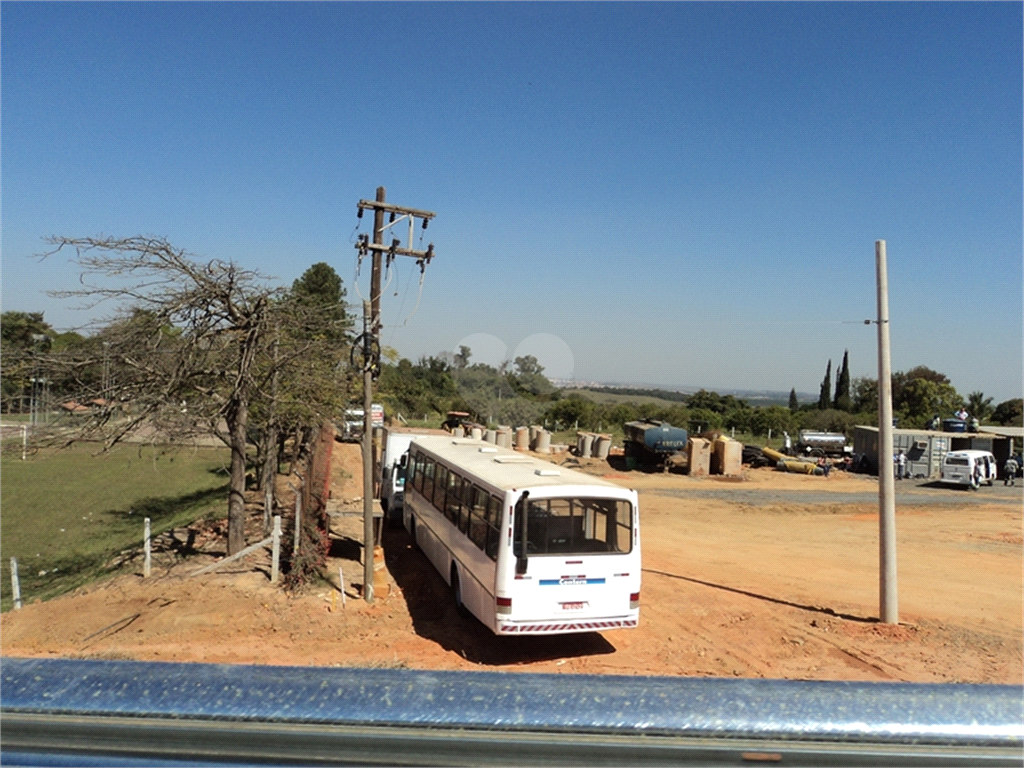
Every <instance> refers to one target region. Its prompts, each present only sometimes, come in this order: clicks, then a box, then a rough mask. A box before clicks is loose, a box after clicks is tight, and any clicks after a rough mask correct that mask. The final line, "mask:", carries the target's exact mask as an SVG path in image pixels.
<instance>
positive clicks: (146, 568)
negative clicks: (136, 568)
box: [142, 517, 153, 579]
mask: <svg viewBox="0 0 1024 768" xmlns="http://www.w3.org/2000/svg"><path fill="white" fill-rule="evenodd" d="M149 536H150V527H149V518H148V517H147V518H146V520H145V522H144V523H143V534H142V538H143V542H144V546H145V548H146V560H145V561H144V562H143V564H142V578H144V579H148V578H149V574H150V573H151V572H152V564H153V560H152V547H151V546H150V543H149Z"/></svg>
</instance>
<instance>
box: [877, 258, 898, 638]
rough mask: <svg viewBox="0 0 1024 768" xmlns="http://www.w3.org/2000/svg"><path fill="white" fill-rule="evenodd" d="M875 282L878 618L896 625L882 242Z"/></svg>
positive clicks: (889, 374)
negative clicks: (876, 284)
mask: <svg viewBox="0 0 1024 768" xmlns="http://www.w3.org/2000/svg"><path fill="white" fill-rule="evenodd" d="M875 272H876V279H877V282H878V576H879V579H878V581H879V585H878V596H879V618H880V619H881V621H882V622H883V623H885V624H899V623H900V617H899V601H898V593H897V589H896V495H895V493H896V484H895V482H894V477H893V460H892V451H893V436H892V364H891V360H890V355H889V277H888V268H887V266H886V260H885V240H876V241H875Z"/></svg>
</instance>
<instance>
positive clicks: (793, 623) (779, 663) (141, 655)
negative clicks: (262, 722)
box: [0, 444, 1024, 685]
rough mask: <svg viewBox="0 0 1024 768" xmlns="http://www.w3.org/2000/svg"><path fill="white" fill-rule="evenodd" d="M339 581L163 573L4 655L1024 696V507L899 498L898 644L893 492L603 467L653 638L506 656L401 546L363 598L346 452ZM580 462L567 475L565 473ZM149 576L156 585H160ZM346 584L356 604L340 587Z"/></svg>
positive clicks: (96, 599)
mask: <svg viewBox="0 0 1024 768" xmlns="http://www.w3.org/2000/svg"><path fill="white" fill-rule="evenodd" d="M336 447H337V449H338V450H336V451H335V456H336V462H335V466H334V469H333V480H332V496H333V499H332V502H331V510H332V512H333V518H332V521H333V522H332V532H333V542H332V549H331V553H330V559H329V563H328V568H327V572H328V578H329V580H330V583H322V584H320V585H318V586H317V587H314V588H313V589H310V590H308V591H307V592H305V593H304V594H301V595H289V594H286V593H284V592H281V591H280V590H278V589H276V588H273V587H271V585H270V584H269V580H268V576H267V574H268V571H269V557H268V556H267V555H266V554H258V555H255V556H254V557H253V558H251V559H250V560H247V561H245V563H244V564H243V565H240V566H237V567H233V568H232V567H231V566H227V567H225V568H224V569H223V571H222V572H218V573H216V574H212V575H209V576H201V577H195V578H189V577H187V574H188V573H190V572H192V571H194V570H195V569H197V568H199V567H200V566H202V565H204V564H206V563H209V562H212V561H213V559H214V556H215V555H216V554H217V553H220V554H222V553H223V543H222V542H220V541H219V540H216V539H215V540H213V541H212V542H211V544H210V548H209V552H208V554H205V555H199V556H195V557H192V558H189V559H188V560H187V561H184V562H181V561H175V560H174V558H173V557H172V556H171V555H170V554H168V555H167V556H166V558H165V560H164V561H162V562H161V561H160V560H158V567H156V568H154V574H153V576H152V577H151V578H150V579H148V580H143V579H142V578H141V575H132V576H127V577H122V578H118V579H115V580H112V581H109V582H106V583H103V584H98V585H94V586H93V587H91V588H89V589H88V590H85V591H80V592H79V593H77V594H73V595H68V596H66V597H63V598H60V599H57V600H53V601H50V602H49V603H45V604H34V605H28V606H26V607H25V608H24V609H23V610H21V611H18V612H11V613H7V614H4V615H3V617H2V619H0V622H2V623H0V631H2V634H0V642H2V651H3V653H4V654H5V655H11V656H43V657H46V656H67V657H78V658H132V659H145V660H162V661H172V660H173V661H206V662H233V663H256V664H308V665H339V666H372V667H410V668H420V669H490V670H495V669H498V670H508V671H530V672H565V673H585V674H643V675H686V676H742V677H769V678H790V679H818V680H903V681H920V682H954V681H958V682H986V683H1013V684H1018V685H1019V684H1021V683H1022V642H1021V637H1022V629H1024V621H1022V607H1021V606H1022V584H1024V571H1022V561H1024V558H1022V536H1021V532H1022V527H1021V526H1022V496H1021V492H1022V489H1021V488H1020V487H1017V488H1003V487H1002V486H999V485H997V486H995V487H993V488H982V489H981V491H979V492H976V493H971V492H966V491H959V490H949V489H943V488H936V487H929V486H927V485H924V484H922V483H919V482H914V483H910V482H906V481H904V482H903V483H900V484H898V485H899V486H900V487H899V488H898V502H897V534H898V558H899V562H898V566H899V600H900V603H899V606H900V619H901V623H900V624H899V625H898V626H888V625H882V624H879V623H878V622H877V621H876V620H875V617H876V616H877V612H878V602H879V598H878V517H877V508H878V504H877V483H876V481H875V480H874V479H873V478H868V477H865V476H859V475H853V476H847V475H845V474H844V473H840V472H834V473H832V475H831V476H829V477H827V478H824V477H814V476H804V475H788V474H784V473H779V472H775V471H773V470H768V469H763V470H748V471H747V472H746V473H745V476H744V478H743V479H742V481H738V482H728V481H724V480H715V479H710V478H689V477H686V476H681V475H661V474H644V473H642V472H636V471H634V472H625V471H622V469H621V468H617V467H615V466H614V465H612V466H609V464H608V463H606V462H598V461H596V460H590V461H589V462H584V464H585V466H584V469H585V470H586V471H589V472H592V473H594V474H600V475H603V476H606V477H608V478H610V479H611V480H613V481H614V482H619V483H622V484H624V485H626V486H629V487H633V488H636V489H637V490H638V491H639V492H640V499H641V520H642V530H641V535H642V539H643V553H644V571H643V579H644V581H643V590H642V593H641V620H640V627H639V628H638V629H635V630H619V631H611V632H604V633H592V634H584V635H570V636H556V637H532V638H499V637H495V636H493V635H492V634H490V632H489V631H488V630H486V629H484V628H483V627H482V626H481V625H480V624H478V623H476V622H475V621H474V620H472V619H462V618H460V617H459V616H458V615H457V614H456V611H455V607H454V604H453V602H452V599H451V595H450V593H449V590H448V588H447V586H446V585H445V584H444V581H443V580H442V579H441V577H440V576H439V575H438V574H437V573H436V572H434V571H433V569H432V568H431V566H430V565H429V563H428V562H427V561H426V559H425V558H424V557H423V555H422V554H421V553H419V552H417V551H415V550H414V549H413V548H412V546H411V541H410V540H409V538H408V536H407V535H406V533H405V532H404V531H403V530H401V529H387V530H386V531H385V534H384V541H383V544H384V548H385V553H386V562H387V568H388V573H389V578H390V579H391V581H392V584H393V587H394V588H393V589H392V593H391V595H390V596H389V597H388V598H387V599H385V600H378V601H377V602H376V604H374V605H372V606H370V605H367V604H366V603H365V602H363V601H362V600H360V599H359V591H358V585H359V583H360V582H361V581H362V565H361V563H360V562H359V558H360V556H361V546H360V544H359V538H360V533H361V531H362V521H361V519H360V517H359V510H360V509H361V504H360V502H359V501H358V500H357V497H358V496H360V495H361V481H360V479H359V472H360V466H359V453H358V447H356V446H348V445H343V444H338V445H337V446H336ZM556 458H558V459H565V458H567V457H564V456H563V457H556ZM140 571H141V568H140ZM339 571H340V572H341V573H343V575H344V576H343V578H344V589H343V591H342V590H339V589H338V588H337V586H338V583H339Z"/></svg>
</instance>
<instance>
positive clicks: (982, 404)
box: [967, 392, 994, 422]
mask: <svg viewBox="0 0 1024 768" xmlns="http://www.w3.org/2000/svg"><path fill="white" fill-rule="evenodd" d="M967 410H968V412H969V413H970V414H971V415H972V416H973V417H974V418H976V419H977V420H978V421H980V422H985V421H988V419H989V417H990V416H991V415H992V411H993V410H994V408H993V406H992V398H991V397H985V394H984V393H983V392H971V393H970V394H969V395H968V396H967Z"/></svg>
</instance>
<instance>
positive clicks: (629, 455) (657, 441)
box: [622, 419, 690, 471]
mask: <svg viewBox="0 0 1024 768" xmlns="http://www.w3.org/2000/svg"><path fill="white" fill-rule="evenodd" d="M622 431H623V433H624V441H623V447H624V448H625V452H626V466H630V465H636V464H653V465H655V466H659V467H661V468H662V469H665V470H666V471H667V470H668V467H669V465H670V464H673V463H676V460H677V459H679V458H681V457H682V456H683V455H684V452H685V450H686V443H687V442H688V441H689V439H690V436H689V434H687V432H686V430H685V429H682V428H680V427H673V426H672V425H671V424H669V423H668V422H667V421H656V420H655V419H643V420H641V421H629V422H626V423H625V424H623V425H622Z"/></svg>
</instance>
